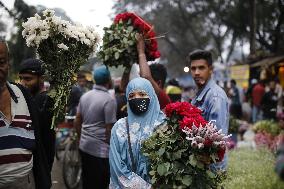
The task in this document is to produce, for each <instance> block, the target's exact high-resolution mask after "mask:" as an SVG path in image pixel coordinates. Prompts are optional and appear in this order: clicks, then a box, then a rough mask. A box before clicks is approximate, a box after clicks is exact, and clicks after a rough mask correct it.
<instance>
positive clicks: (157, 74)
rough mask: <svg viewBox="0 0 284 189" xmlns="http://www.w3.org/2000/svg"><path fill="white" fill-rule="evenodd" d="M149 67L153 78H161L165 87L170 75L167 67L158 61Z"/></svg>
mask: <svg viewBox="0 0 284 189" xmlns="http://www.w3.org/2000/svg"><path fill="white" fill-rule="evenodd" d="M149 67H150V71H151V75H152V77H153V79H154V80H155V81H156V82H158V81H159V80H161V82H162V87H164V85H165V82H166V78H167V75H168V73H167V69H166V67H165V66H164V65H163V64H158V63H155V64H151V65H150V66H149Z"/></svg>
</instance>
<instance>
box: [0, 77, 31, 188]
mask: <svg viewBox="0 0 284 189" xmlns="http://www.w3.org/2000/svg"><path fill="white" fill-rule="evenodd" d="M7 86H8V89H9V92H10V93H11V112H12V121H11V122H10V121H9V120H8V119H6V117H5V115H4V114H3V113H1V112H0V188H2V187H3V186H7V185H8V184H9V183H13V182H16V181H17V180H18V179H19V178H21V177H24V176H26V175H28V174H29V173H30V171H31V170H32V167H33V155H32V151H33V150H34V148H35V136H34V130H33V128H32V120H31V116H30V112H29V109H28V106H27V103H26V100H25V98H24V95H23V93H22V92H21V90H20V89H19V88H18V87H17V86H16V85H13V84H10V83H7Z"/></svg>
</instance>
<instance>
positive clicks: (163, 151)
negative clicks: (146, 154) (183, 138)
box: [158, 148, 165, 156]
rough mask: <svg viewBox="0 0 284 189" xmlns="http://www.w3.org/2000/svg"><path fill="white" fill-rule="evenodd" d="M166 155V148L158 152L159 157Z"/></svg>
mask: <svg viewBox="0 0 284 189" xmlns="http://www.w3.org/2000/svg"><path fill="white" fill-rule="evenodd" d="M164 153H165V148H160V149H159V151H158V155H159V156H162V155H163V154H164Z"/></svg>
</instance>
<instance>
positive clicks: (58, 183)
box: [51, 159, 66, 189]
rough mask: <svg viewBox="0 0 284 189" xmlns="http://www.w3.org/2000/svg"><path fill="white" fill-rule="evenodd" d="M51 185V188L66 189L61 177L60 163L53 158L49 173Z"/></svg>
mask: <svg viewBox="0 0 284 189" xmlns="http://www.w3.org/2000/svg"><path fill="white" fill-rule="evenodd" d="M51 179H52V187H51V189H66V187H65V185H64V181H63V178H62V164H61V162H59V161H58V160H56V159H55V161H54V164H53V169H52V173H51Z"/></svg>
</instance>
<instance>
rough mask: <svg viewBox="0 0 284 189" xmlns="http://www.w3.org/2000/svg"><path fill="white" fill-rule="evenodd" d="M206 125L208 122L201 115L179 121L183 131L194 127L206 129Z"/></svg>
mask: <svg viewBox="0 0 284 189" xmlns="http://www.w3.org/2000/svg"><path fill="white" fill-rule="evenodd" d="M206 124H207V122H206V121H205V120H204V119H203V117H202V116H201V115H197V116H190V117H184V118H183V120H182V121H179V125H180V128H181V129H184V128H189V129H191V128H192V126H193V125H195V126H196V127H204V126H205V125H206Z"/></svg>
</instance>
